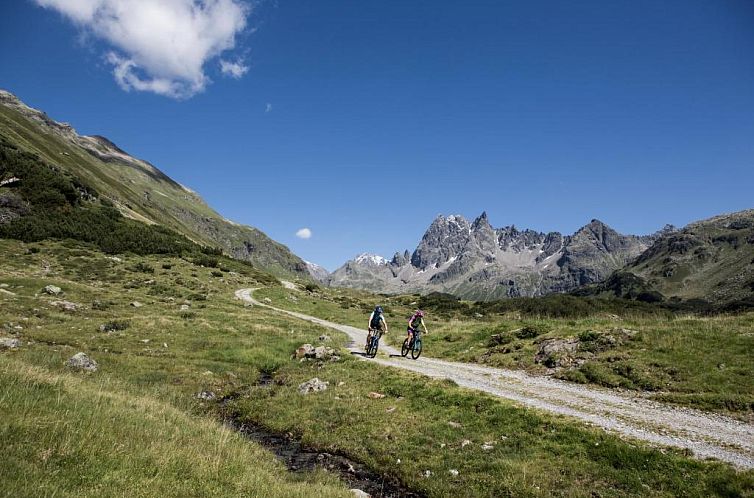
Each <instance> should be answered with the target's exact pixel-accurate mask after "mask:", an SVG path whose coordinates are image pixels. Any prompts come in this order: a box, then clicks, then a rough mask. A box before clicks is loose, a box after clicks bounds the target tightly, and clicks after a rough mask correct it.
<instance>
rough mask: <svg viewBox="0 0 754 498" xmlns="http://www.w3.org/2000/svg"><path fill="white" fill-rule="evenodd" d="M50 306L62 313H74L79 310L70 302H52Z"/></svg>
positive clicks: (77, 306)
mask: <svg viewBox="0 0 754 498" xmlns="http://www.w3.org/2000/svg"><path fill="white" fill-rule="evenodd" d="M50 304H52V305H53V306H55V307H56V308H60V309H61V310H63V311H69V312H74V311H77V310H78V309H79V305H78V304H76V303H72V302H70V301H53V302H51V303H50Z"/></svg>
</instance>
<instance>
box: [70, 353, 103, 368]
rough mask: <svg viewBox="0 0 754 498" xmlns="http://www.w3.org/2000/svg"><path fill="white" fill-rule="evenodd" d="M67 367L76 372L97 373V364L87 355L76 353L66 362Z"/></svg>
mask: <svg viewBox="0 0 754 498" xmlns="http://www.w3.org/2000/svg"><path fill="white" fill-rule="evenodd" d="M65 365H66V366H67V367H70V368H74V369H76V370H84V371H87V372H96V371H97V362H96V361H94V360H93V359H92V358H89V356H87V354H86V353H76V354H75V355H73V356H71V357H70V358H69V359H68V361H66V362H65Z"/></svg>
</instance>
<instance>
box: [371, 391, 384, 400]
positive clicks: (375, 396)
mask: <svg viewBox="0 0 754 498" xmlns="http://www.w3.org/2000/svg"><path fill="white" fill-rule="evenodd" d="M367 396H369V397H370V398H372V399H382V398H384V397H385V395H384V394H382V393H376V392H371V393H369V394H368V395H367Z"/></svg>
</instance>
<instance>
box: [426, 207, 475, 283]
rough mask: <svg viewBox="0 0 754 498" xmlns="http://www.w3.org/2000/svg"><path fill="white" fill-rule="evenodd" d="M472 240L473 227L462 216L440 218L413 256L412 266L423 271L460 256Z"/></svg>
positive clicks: (427, 232) (433, 224)
mask: <svg viewBox="0 0 754 498" xmlns="http://www.w3.org/2000/svg"><path fill="white" fill-rule="evenodd" d="M470 238H471V225H469V222H468V221H467V220H466V218H464V217H463V216H461V215H450V216H447V217H445V216H442V215H440V216H438V217H437V218H435V220H434V221H433V222H432V224H431V225H430V226H429V228H428V229H427V231H426V232H425V233H424V236H423V237H422V240H421V242H420V243H419V246H418V247H417V248H416V250H415V251H414V253H413V254H412V255H411V264H412V265H413V266H415V267H417V268H420V269H422V270H426V269H427V268H431V267H436V266H439V265H441V264H442V263H445V262H446V261H448V260H449V259H450V258H452V257H454V256H458V254H460V253H461V251H462V250H463V248H464V247H465V246H466V244H468V242H469V240H470Z"/></svg>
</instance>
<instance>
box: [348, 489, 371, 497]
mask: <svg viewBox="0 0 754 498" xmlns="http://www.w3.org/2000/svg"><path fill="white" fill-rule="evenodd" d="M351 494H353V495H354V496H355V497H357V498H369V497H370V496H371V495H370V494H369V493H367V492H365V491H362V490H360V489H356V488H353V489H352V490H351Z"/></svg>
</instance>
